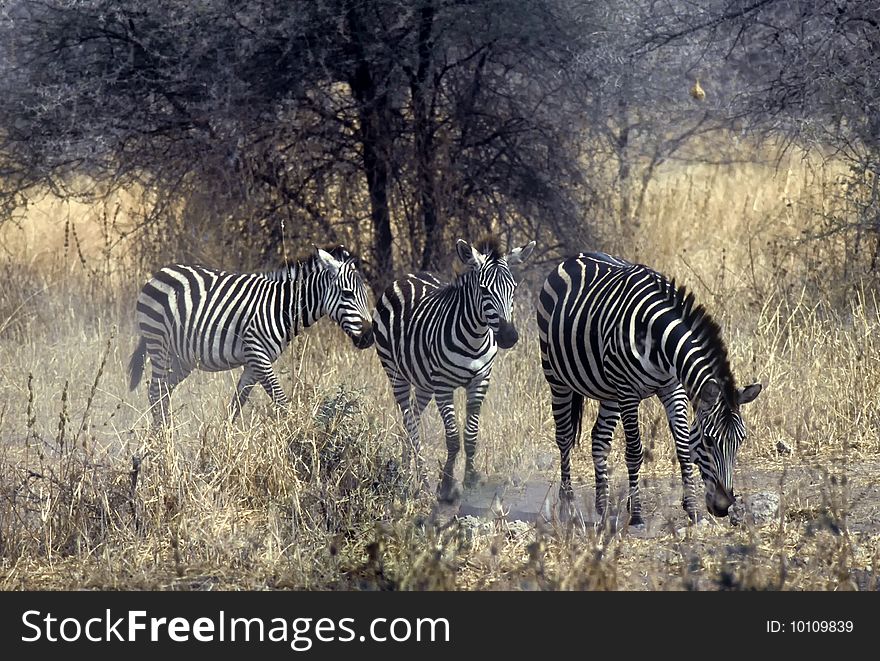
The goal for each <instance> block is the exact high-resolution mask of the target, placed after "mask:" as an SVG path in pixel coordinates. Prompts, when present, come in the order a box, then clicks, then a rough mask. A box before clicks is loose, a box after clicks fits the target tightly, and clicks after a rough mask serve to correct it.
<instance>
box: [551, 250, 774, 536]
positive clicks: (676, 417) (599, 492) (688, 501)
mask: <svg viewBox="0 0 880 661" xmlns="http://www.w3.org/2000/svg"><path fill="white" fill-rule="evenodd" d="M537 318H538V334H539V337H540V343H541V361H542V365H543V368H544V374H545V376H546V378H547V381H548V382H549V384H550V389H551V392H552V396H553V417H554V420H555V423H556V443H557V445H558V446H559V451H560V455H561V473H562V486H561V488H560V495H561V496H562V497H564V498H569V499H570V498H571V497H572V487H571V475H570V469H571V463H570V461H571V457H570V453H571V449H572V446H573V445H574V444H575V443H576V442H577V441H578V437H579V435H580V430H581V414H582V411H583V403H584V398H585V397H589V398H591V399H596V400H598V401H599V402H600V405H599V413H598V416H597V419H596V422H595V424H594V426H593V430H592V439H591V440H592V454H593V463H594V467H595V473H596V510H597V511H598V513H599V514H600V515H601V516H604V515H605V512H606V508H607V504H608V452H609V449H610V446H611V434H612V432H613V430H614V428H615V426H616V425H617V422H618V420H622V421H623V428H624V433H625V436H626V453H625V454H626V464H627V470H628V472H629V501H628V502H629V507H630V517H631V518H630V521H631V523H633V524H638V523H641V522H642V516H641V504H640V499H639V469H640V468H641V465H642V458H643V455H644V452H643V448H642V442H641V437H640V435H639V421H638V406H639V402H640V401H641V400H643V399H645V398H647V397H650V396H652V395H657V396H658V397H659V399H660V401H661V402H662V403H663V406H664V407H665V409H666V415H667V417H668V419H669V426H670V429H671V431H672V435H673V438H674V439H675V449H676V454H677V456H678V460H679V464H680V467H681V476H682V483H683V485H684V497H683V499H682V505H683V507H684V509H685V511H687V513H688V516H689V517H690V518H691V519H695V518H696V515H697V512H696V500H695V491H694V483H693V478H692V474H691V463H692V462H695V463H696V464H697V466H698V467H699V469H700V473H701V475H702V478H703V482H704V484H705V486H706V507H707V509H708V510H709V511H710V512H711V513H712V514H715V515H716V516H725V515H726V514H727V511H728V509H729V507H730V506H731V505H732V504H733V502H734V493H733V466H734V461H735V458H736V453H737V450H738V448H739V446H740V444H741V443H742V441H743V439H744V438H745V428H744V426H743V423H742V418H741V417H740V412H739V409H740V405H741V404H745V403H747V402H750V401H752V400H753V399H755V397H757V396H758V393H760V391H761V385H760V384H754V385H750V386H748V387H746V388H744V389H738V388H737V387H736V385H735V381H734V378H733V374H732V373H731V369H730V363H729V361H728V358H727V349H726V347H725V344H724V341H723V340H722V338H721V334H720V328H719V327H718V325H717V324H716V323H715V322H714V321H713V320H712V319H711V318H710V317H709V315H708V313H707V312H706V311H705V309H704V308H703V307H701V306H699V305H696V303H695V302H694V297H693V295H692V294H688V293H686V292H685V291H684V289H683V288H678V287H676V286H675V283H674V282H670V281H669V280H667V279H666V278H665V277H663V276H662V275H661V274H659V273H657V272H656V271H654V270H652V269H650V268H648V267H646V266H642V265H639V264H631V263H629V262H626V261H624V260H621V259H616V258H614V257H610V256H608V255H605V254H602V253H582V254H580V255H578V256H577V257H573V258H570V259H567V260H565V261H564V262H562V263H561V264H559V266H558V267H557V268H556V269H555V270H554V271H553V272H552V273H550V275H549V276H548V277H547V279H546V280H545V282H544V286H543V289H542V291H541V294H540V298H539V301H538V306H537ZM689 403H691V404H692V405H693V407H694V409H695V412H696V416H695V420H694V422H693V424H690V423H689V420H688V417H689V416H688V408H689V407H688V404H689ZM689 427H690V429H689Z"/></svg>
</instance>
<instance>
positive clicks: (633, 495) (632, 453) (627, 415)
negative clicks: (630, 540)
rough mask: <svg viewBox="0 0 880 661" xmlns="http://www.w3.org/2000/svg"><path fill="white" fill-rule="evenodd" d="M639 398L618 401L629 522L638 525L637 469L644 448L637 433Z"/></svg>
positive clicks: (640, 505)
mask: <svg viewBox="0 0 880 661" xmlns="http://www.w3.org/2000/svg"><path fill="white" fill-rule="evenodd" d="M639 401H640V400H639V399H637V398H635V397H633V398H630V399H625V400H622V401H621V402H620V417H621V419H622V420H623V431H624V433H625V435H626V470H627V473H629V499H628V500H627V505H628V507H629V524H630V525H631V526H638V525H642V524H643V523H644V520H643V519H642V500H641V497H640V495H639V471H640V470H641V468H642V460H643V459H644V456H645V450H644V448H643V447H642V437H641V435H640V433H639Z"/></svg>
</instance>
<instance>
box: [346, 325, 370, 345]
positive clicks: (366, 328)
mask: <svg viewBox="0 0 880 661" xmlns="http://www.w3.org/2000/svg"><path fill="white" fill-rule="evenodd" d="M374 340H375V336H374V335H373V325H372V324H371V323H364V325H363V326H362V327H361V332H360V335H352V336H351V341H352V342H353V343H354V346H355V347H357V348H358V349H369V348H370V347H371V346H373V342H374Z"/></svg>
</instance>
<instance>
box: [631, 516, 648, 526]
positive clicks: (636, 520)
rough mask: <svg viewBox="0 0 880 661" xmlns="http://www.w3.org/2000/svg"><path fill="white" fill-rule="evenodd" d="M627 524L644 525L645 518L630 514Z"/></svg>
mask: <svg viewBox="0 0 880 661" xmlns="http://www.w3.org/2000/svg"><path fill="white" fill-rule="evenodd" d="M629 525H631V526H641V527H642V528H644V527H645V520H644V519H643V518H642V517H641V516H631V517H629Z"/></svg>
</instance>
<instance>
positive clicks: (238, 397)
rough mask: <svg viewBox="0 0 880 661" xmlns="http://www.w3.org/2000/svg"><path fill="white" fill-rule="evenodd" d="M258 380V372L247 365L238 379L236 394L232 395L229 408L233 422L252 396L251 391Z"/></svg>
mask: <svg viewBox="0 0 880 661" xmlns="http://www.w3.org/2000/svg"><path fill="white" fill-rule="evenodd" d="M257 381H258V379H257V374H256V372H255V371H254V370H253V369H251V367H250V366H249V365H245V368H244V371H243V372H242V373H241V376H240V377H239V379H238V384H237V385H236V386H235V394H234V395H233V396H232V401H231V402H230V404H229V409H230V411H231V412H232V419H231V422H235V421H236V420H238V417H239V416H240V415H241V411H242V409H243V408H244V405H245V404H247V401H248V398H250V396H251V392H252V391H253V389H254V387H255V386H256V385H257Z"/></svg>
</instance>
